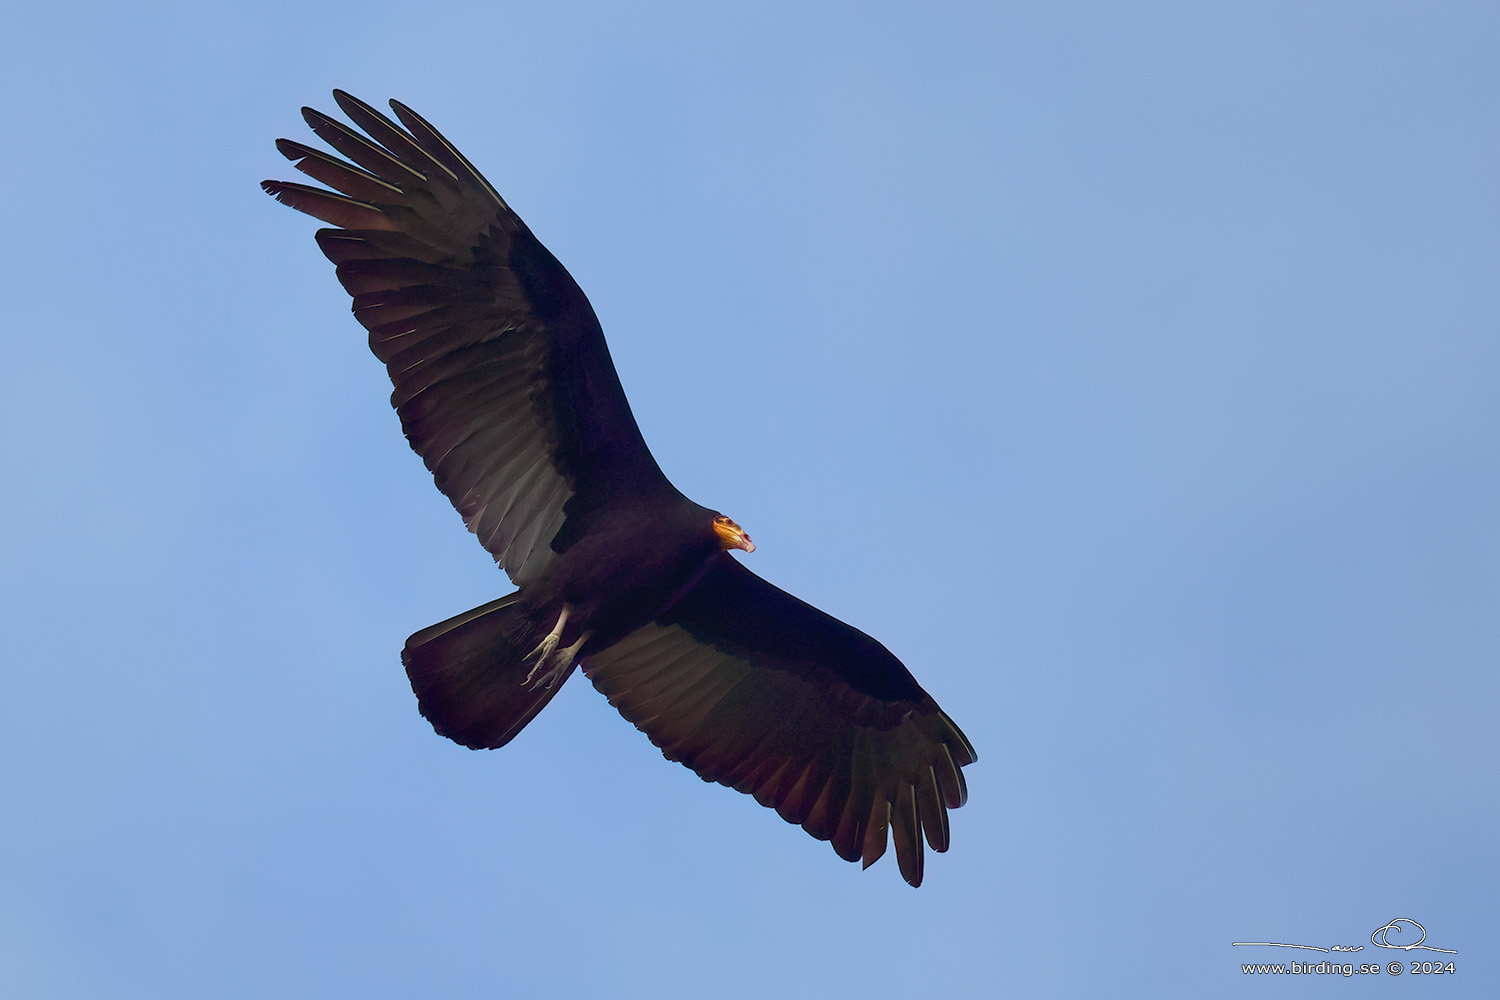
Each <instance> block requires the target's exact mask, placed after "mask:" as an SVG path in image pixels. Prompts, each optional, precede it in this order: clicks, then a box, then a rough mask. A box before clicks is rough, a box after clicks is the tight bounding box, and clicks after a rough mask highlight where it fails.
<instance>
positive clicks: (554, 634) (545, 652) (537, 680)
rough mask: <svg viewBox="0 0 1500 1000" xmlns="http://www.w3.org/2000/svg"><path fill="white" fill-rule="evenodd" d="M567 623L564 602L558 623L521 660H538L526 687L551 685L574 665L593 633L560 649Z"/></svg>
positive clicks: (527, 676)
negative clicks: (558, 646) (559, 644)
mask: <svg viewBox="0 0 1500 1000" xmlns="http://www.w3.org/2000/svg"><path fill="white" fill-rule="evenodd" d="M567 623H568V606H567V605H566V604H564V605H563V608H562V611H561V612H560V613H559V614H558V616H557V624H556V625H554V626H552V631H551V632H548V633H547V634H546V635H545V636H543V637H542V641H541V642H539V643H537V646H536V648H535V649H533V650H532V651H531V652H529V653H527V654H526V656H525V658H524V659H523V660H522V661H521V662H522V663H532V661H533V660H534V661H536V662H535V663H534V664H533V665H532V668H531V672H530V673H528V674H527V675H526V680H525V681H524V682H523V683H524V684H525V686H526V687H528V688H530V687H537V686H546V687H551V686H552V685H554V684H556V683H557V682H558V681H559V680H561V679H562V678H563V677H564V676H565V675H566V674H567V672H568V669H569V668H570V667H572V666H573V658H574V657H575V656H577V655H578V650H579V649H581V648H582V647H583V644H584V642H585V640H587V639H588V637H589V636H590V635H592V634H593V633H592V632H585V633H583V635H581V636H579V637H578V640H577V641H576V642H574V643H573V645H571V646H568V647H567V648H566V649H563V650H561V651H559V650H558V648H557V644H558V642H560V641H561V640H562V635H563V626H565V625H566V624H567Z"/></svg>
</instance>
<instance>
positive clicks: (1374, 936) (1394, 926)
mask: <svg viewBox="0 0 1500 1000" xmlns="http://www.w3.org/2000/svg"><path fill="white" fill-rule="evenodd" d="M1408 926H1409V927H1413V928H1416V930H1417V932H1418V933H1420V934H1421V935H1422V936H1421V937H1419V938H1417V939H1416V940H1415V941H1413V942H1412V943H1411V944H1392V943H1391V942H1390V941H1389V940H1388V939H1387V935H1389V934H1396V935H1398V938H1399V936H1400V935H1403V934H1406V933H1407V927H1408ZM1426 940H1427V928H1425V927H1423V926H1422V925H1421V924H1419V923H1417V922H1416V921H1415V920H1413V919H1412V918H1411V917H1397V918H1396V919H1395V920H1392V921H1391V922H1390V923H1388V924H1384V925H1382V926H1380V927H1377V928H1375V930H1374V931H1373V932H1371V934H1370V943H1371V944H1373V945H1374V946H1375V947H1377V948H1391V949H1393V950H1395V951H1440V952H1442V953H1443V954H1444V955H1457V954H1458V952H1457V951H1454V950H1453V949H1451V948H1434V947H1433V946H1432V945H1430V944H1423V943H1422V942H1424V941H1426ZM1229 943H1230V944H1231V945H1233V946H1234V947H1236V948H1301V949H1302V950H1303V951H1321V952H1323V953H1325V954H1327V953H1329V952H1335V951H1364V950H1365V946H1364V945H1362V944H1361V945H1347V944H1336V945H1334V946H1332V947H1331V948H1320V947H1318V946H1317V945H1315V944H1287V943H1286V942H1284V941H1231V942H1229Z"/></svg>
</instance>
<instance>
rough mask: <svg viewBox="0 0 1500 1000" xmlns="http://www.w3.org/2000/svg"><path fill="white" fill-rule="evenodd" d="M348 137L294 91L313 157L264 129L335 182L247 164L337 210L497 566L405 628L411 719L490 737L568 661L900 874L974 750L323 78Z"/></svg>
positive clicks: (395, 350)
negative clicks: (733, 510)
mask: <svg viewBox="0 0 1500 1000" xmlns="http://www.w3.org/2000/svg"><path fill="white" fill-rule="evenodd" d="M334 99H335V100H336V101H337V102H338V105H339V107H340V108H342V109H343V110H344V113H345V114H346V115H348V116H349V118H350V120H351V121H353V122H354V124H355V125H356V126H358V128H359V129H362V130H363V132H364V134H360V132H359V131H356V130H355V129H351V128H349V127H348V126H346V125H344V124H341V123H340V122H338V121H336V120H334V119H332V118H329V117H327V116H326V115H323V114H320V113H319V112H317V111H314V110H313V109H311V108H303V109H302V115H303V117H304V118H305V119H306V121H307V124H308V125H309V126H311V127H312V130H313V132H314V133H316V134H317V135H318V136H319V137H320V138H321V139H323V141H324V142H326V143H327V144H328V145H329V146H331V147H332V148H333V149H334V150H336V151H337V152H338V153H340V154H342V157H343V158H342V159H341V158H340V157H338V156H333V155H330V154H328V153H326V152H323V151H321V150H318V149H314V148H312V147H310V146H305V145H303V144H301V143H298V142H293V141H291V140H289V139H279V140H277V143H276V147H277V148H278V149H279V150H280V151H281V152H282V154H284V155H285V156H286V157H287V159H289V160H292V161H293V162H294V163H295V164H296V166H297V169H299V170H301V171H302V172H303V173H305V174H307V175H309V176H310V177H312V178H313V179H314V180H316V181H319V182H320V183H322V184H325V185H327V187H328V188H331V189H332V190H326V189H324V188H319V187H313V186H310V185H306V184H298V183H293V182H290V181H265V182H264V183H263V185H262V186H263V187H264V188H265V190H266V191H267V192H268V193H269V194H271V195H272V196H274V197H275V198H276V200H277V201H279V202H281V203H282V204H284V205H289V206H291V207H292V208H295V209H297V210H298V211H301V212H305V213H307V214H308V215H311V216H313V217H315V218H317V219H320V220H322V221H323V222H326V223H328V224H329V225H330V226H333V227H334V228H331V229H320V230H318V232H317V241H318V246H319V247H320V248H321V249H322V251H323V253H324V254H325V255H326V256H327V257H328V258H329V259H330V260H331V261H333V263H334V264H335V265H336V266H337V274H338V279H339V281H340V282H341V283H342V284H343V286H344V288H345V289H346V290H347V291H348V292H349V294H350V295H351V296H353V298H354V316H355V318H356V319H357V320H359V322H360V323H361V324H363V325H364V327H365V329H366V330H368V331H369V334H370V348H371V350H373V351H374V352H375V356H376V357H378V358H379V359H380V360H381V361H383V362H385V365H386V369H387V371H388V372H389V374H390V377H391V382H392V383H393V385H394V386H395V391H394V393H393V394H392V396H391V403H392V405H393V406H394V407H395V408H396V412H397V414H398V415H399V416H400V418H401V428H402V430H403V431H405V433H406V438H407V440H408V441H409V442H410V443H411V447H412V450H414V451H415V452H416V453H417V454H418V455H420V456H421V458H422V461H423V462H425V463H426V465H427V468H428V469H429V470H430V471H431V472H432V476H433V479H434V480H436V482H437V487H438V489H439V490H441V491H442V492H443V494H444V495H445V496H447V497H448V499H449V500H451V501H452V502H453V506H454V507H456V508H457V509H458V512H459V514H461V515H462V516H463V519H464V523H465V524H466V525H467V526H468V528H469V530H470V531H472V532H473V533H474V534H475V535H476V536H477V537H478V538H479V542H480V544H481V545H483V546H484V547H485V548H486V549H487V550H488V551H489V552H490V554H491V555H492V556H494V558H495V561H496V562H497V563H499V565H500V566H501V568H503V569H504V570H505V572H506V573H507V574H508V575H509V576H510V578H511V580H512V581H513V582H514V583H515V585H516V587H517V588H518V589H517V590H516V592H515V593H513V594H510V595H509V596H507V597H502V598H500V599H499V600H496V601H491V602H490V603H489V604H485V605H483V606H481V607H478V608H475V609H473V610H472V611H467V612H465V613H464V614H461V615H458V616H457V617H455V618H450V619H449V620H447V621H445V622H440V623H439V624H437V625H433V626H431V627H430V628H425V629H423V630H422V631H420V632H418V633H416V634H415V635H413V636H412V637H411V638H410V639H408V640H407V642H406V648H405V650H404V651H403V652H402V655H401V658H402V662H403V663H404V664H405V665H406V671H407V674H408V676H409V677H410V679H411V685H412V690H413V691H414V692H415V693H416V696H417V705H418V708H419V709H420V711H421V713H422V715H423V716H424V717H425V718H426V719H427V720H428V721H429V722H431V723H432V726H433V728H434V729H436V730H437V732H438V733H440V734H441V735H443V736H446V737H448V738H449V739H451V740H454V741H455V742H457V743H461V744H463V745H464V746H466V747H471V748H474V749H481V748H493V747H500V746H504V745H505V744H506V743H508V742H510V740H511V739H512V738H513V737H514V736H515V735H516V734H517V733H518V732H520V731H521V729H522V728H523V727H525V725H526V724H527V723H528V722H530V721H531V719H532V718H533V717H534V716H535V715H536V713H537V712H539V711H541V709H542V708H543V707H544V706H545V705H546V704H547V702H548V701H550V700H551V699H552V696H553V695H555V694H556V693H557V691H558V689H559V688H560V687H561V686H562V683H563V681H565V680H566V679H567V678H568V676H569V675H571V674H572V672H573V669H574V668H575V667H579V668H581V669H582V670H583V673H584V675H585V676H586V677H588V679H589V680H590V681H592V682H593V685H594V687H596V688H598V689H599V691H600V692H602V693H603V694H604V696H605V697H606V698H608V699H609V702H610V704H612V705H614V706H615V708H617V709H618V710H619V711H620V714H621V715H623V716H625V718H626V719H628V720H629V721H630V722H632V723H633V724H634V725H635V726H636V728H638V729H640V730H641V731H642V732H644V733H645V734H646V736H647V737H649V738H650V740H651V742H653V743H655V744H656V745H657V747H659V748H660V749H661V751H662V753H663V754H664V755H665V756H666V757H668V758H669V759H671V760H676V761H680V762H682V763H683V764H685V765H687V766H688V767H690V768H692V769H693V770H694V771H696V772H697V773H698V775H699V776H701V777H702V778H703V779H704V780H705V781H716V782H719V783H720V784H724V785H728V786H729V787H731V788H736V789H739V790H740V791H742V792H747V793H749V794H751V795H753V796H755V799H756V801H758V802H760V803H761V804H762V805H766V806H770V807H771V808H773V809H775V810H776V811H777V812H778V813H779V814H781V816H782V817H783V818H785V819H786V820H787V821H788V822H790V823H795V824H798V825H800V826H801V827H802V828H803V829H804V830H806V831H807V832H808V833H810V834H812V835H813V836H814V837H816V838H818V839H819V840H826V841H829V842H831V844H832V845H833V849H834V851H835V852H837V854H838V855H839V857H841V858H843V859H845V860H846V861H856V860H862V861H863V862H864V866H865V867H866V868H868V867H869V866H870V865H871V864H873V863H874V862H875V861H876V860H877V859H878V858H880V856H881V855H882V854H884V853H885V850H886V844H887V833H889V835H890V839H891V840H892V841H894V843H895V846H896V860H897V864H898V866H899V867H900V870H901V875H902V877H904V878H905V879H906V881H907V882H909V883H910V884H912V885H914V886H915V885H920V884H921V882H922V841H923V839H924V837H925V839H926V841H927V843H928V845H930V846H931V847H932V849H933V850H935V851H945V850H947V849H948V810H949V809H956V808H958V807H959V806H961V805H963V803H964V800H965V798H966V797H967V791H966V788H965V784H964V777H963V771H962V770H961V769H962V768H963V767H965V766H966V765H968V764H972V763H973V762H974V760H975V754H974V749H973V747H972V746H971V745H970V744H969V741H968V740H967V739H966V738H965V737H964V734H963V733H962V732H960V731H959V729H958V727H957V726H956V725H954V723H953V721H952V720H951V719H949V718H948V716H947V715H945V714H944V713H943V711H942V709H940V708H939V707H938V705H937V703H936V702H935V701H933V699H932V697H931V696H930V695H929V694H928V693H927V692H926V691H924V690H922V688H921V687H920V686H919V685H918V684H917V682H916V679H915V678H913V677H912V675H911V674H910V673H909V672H908V671H907V669H906V668H905V667H904V666H903V665H902V664H901V661H900V660H898V659H896V657H894V656H893V655H891V653H890V652H888V651H887V650H886V648H885V647H884V646H882V645H881V644H880V643H878V642H876V641H875V640H874V639H872V638H870V637H869V636H868V635H865V634H864V633H863V632H861V631H859V630H858V629H855V628H853V627H851V626H849V625H846V624H844V623H843V622H841V621H839V620H837V619H835V618H833V617H831V616H829V615H827V614H824V613H823V612H821V611H819V610H818V609H817V608H814V607H812V606H811V605H809V604H806V603H804V602H802V601H800V600H798V599H797V598H795V597H793V596H791V595H790V594H788V593H786V592H785V591H782V590H780V589H778V588H776V587H774V586H772V585H771V584H769V583H767V582H766V581H764V580H762V579H761V578H760V577H758V576H756V575H755V574H754V573H752V572H750V571H749V570H748V569H746V568H745V567H744V566H743V565H741V564H740V562H739V561H738V560H736V559H735V558H734V557H732V556H731V555H730V554H729V553H730V551H731V550H734V549H738V550H740V551H743V552H746V553H749V552H753V551H755V544H754V543H753V542H751V541H750V536H749V535H748V534H747V533H746V532H745V530H744V529H743V528H741V527H740V526H739V525H738V524H736V523H735V522H734V521H732V520H730V519H729V518H728V517H725V516H724V515H723V514H721V513H719V512H718V511H714V510H709V509H708V508H707V507H702V506H699V505H698V504H696V503H694V502H693V501H691V500H689V499H688V498H687V497H685V496H683V495H682V494H681V493H679V492H678V491H677V489H676V488H675V487H673V486H672V484H671V483H670V482H668V481H667V478H666V476H664V475H663V474H662V471H661V469H660V468H658V466H657V464H656V460H655V459H654V458H653V457H652V456H651V452H650V451H649V450H647V448H646V442H645V441H644V440H643V439H642V437H641V432H640V429H639V428H638V427H637V426H636V422H635V417H634V416H633V415H632V414H631V412H630V405H629V404H628V403H627V402H626V401H625V392H624V390H623V389H622V388H621V387H620V380H619V377H618V376H617V375H616V374H615V367H614V362H613V361H611V360H610V356H609V349H608V348H607V347H606V346H605V343H604V334H603V331H602V330H601V329H600V326H599V321H598V319H597V318H595V316H594V310H593V307H592V306H590V305H589V301H588V299H587V298H586V297H585V296H584V294H583V291H582V290H581V289H579V287H578V285H577V283H575V282H574V281H573V278H572V276H571V275H569V274H568V272H567V271H566V270H565V269H564V268H563V266H562V265H561V264H560V263H558V261H557V258H555V257H553V256H552V254H551V253H549V252H548V251H547V248H546V247H544V246H542V244H541V243H539V242H537V239H536V237H535V236H533V235H532V234H531V230H530V229H528V228H527V227H526V224H525V223H523V222H522V221H521V220H520V218H519V217H518V216H517V215H516V214H515V213H514V212H513V211H511V209H510V206H509V205H507V204H506V203H505V200H504V199H503V198H501V197H500V195H499V193H498V192H496V191H495V189H494V188H493V187H492V186H491V185H490V183H489V181H487V180H485V179H484V177H483V176H481V175H480V173H479V171H477V170H475V169H474V167H473V166H472V165H471V164H470V163H469V161H468V160H467V159H465V158H464V156H463V154H461V153H460V152H459V151H458V150H457V149H456V148H454V146H453V145H452V144H451V143H450V142H448V140H447V139H445V138H443V136H442V135H440V134H439V133H438V131H437V130H436V129H434V128H433V127H432V126H431V125H429V124H428V123H427V121H426V120H424V119H423V118H422V117H420V116H419V115H417V114H416V113H415V112H413V111H412V110H411V109H410V108H407V107H406V106H405V105H403V104H401V103H399V102H397V101H392V102H391V108H392V110H393V111H394V112H395V115H396V120H395V121H393V120H391V119H390V118H388V117H387V116H385V115H384V114H382V113H381V112H379V111H377V110H375V109H374V108H372V107H370V106H369V105H368V104H365V103H364V102H362V101H359V100H358V99H356V98H354V97H351V96H350V95H348V94H346V93H344V92H342V91H334Z"/></svg>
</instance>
